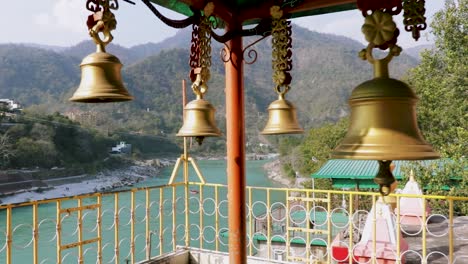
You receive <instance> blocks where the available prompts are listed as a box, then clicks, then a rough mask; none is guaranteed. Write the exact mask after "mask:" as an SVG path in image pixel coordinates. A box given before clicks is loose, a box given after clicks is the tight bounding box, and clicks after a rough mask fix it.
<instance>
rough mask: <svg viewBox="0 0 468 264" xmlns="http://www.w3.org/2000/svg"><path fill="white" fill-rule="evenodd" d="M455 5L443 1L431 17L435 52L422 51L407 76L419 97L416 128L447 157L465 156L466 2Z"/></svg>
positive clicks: (467, 18)
mask: <svg viewBox="0 0 468 264" xmlns="http://www.w3.org/2000/svg"><path fill="white" fill-rule="evenodd" d="M457 2H458V3H457ZM457 2H455V1H454V0H448V1H446V4H445V9H444V10H441V11H439V12H438V13H436V14H435V17H434V21H433V22H432V24H431V26H432V29H433V33H434V36H435V44H436V49H435V50H434V51H426V52H424V53H423V54H422V60H421V63H420V64H419V65H418V66H417V67H415V68H414V69H413V70H411V72H410V76H409V82H410V84H411V85H412V86H413V87H414V88H415V90H416V94H417V95H418V96H419V98H420V101H419V103H418V108H417V111H418V124H419V127H420V128H421V130H422V131H423V133H424V135H425V138H426V140H427V141H428V142H430V143H431V144H432V145H433V146H434V147H435V148H436V149H437V150H438V151H440V152H441V154H442V155H443V156H447V157H451V156H453V155H458V154H462V155H463V154H466V153H467V140H466V139H467V132H466V128H467V113H468V111H467V110H468V102H467V95H468V89H467V80H468V64H467V63H466V61H467V60H468V38H467V32H466V31H467V29H468V10H467V9H468V0H458V1H457Z"/></svg>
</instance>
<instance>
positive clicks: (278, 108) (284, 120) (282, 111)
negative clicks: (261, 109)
mask: <svg viewBox="0 0 468 264" xmlns="http://www.w3.org/2000/svg"><path fill="white" fill-rule="evenodd" d="M303 132H304V130H303V129H302V128H301V126H300V125H299V122H298V121H297V115H296V108H295V107H294V105H293V104H292V103H291V102H290V101H288V100H286V99H284V95H283V94H280V95H279V98H278V100H276V101H274V102H273V103H271V104H270V105H269V106H268V121H267V124H266V126H265V128H264V129H263V131H262V132H261V134H263V135H276V134H298V133H303Z"/></svg>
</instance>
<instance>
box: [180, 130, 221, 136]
mask: <svg viewBox="0 0 468 264" xmlns="http://www.w3.org/2000/svg"><path fill="white" fill-rule="evenodd" d="M222 135H223V133H222V132H221V131H219V132H217V133H215V132H213V133H197V134H194V133H187V134H184V133H183V132H178V133H177V134H176V137H220V136H222Z"/></svg>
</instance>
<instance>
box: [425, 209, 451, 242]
mask: <svg viewBox="0 0 468 264" xmlns="http://www.w3.org/2000/svg"><path fill="white" fill-rule="evenodd" d="M436 217H440V218H442V219H444V220H443V221H442V222H441V224H444V223H445V224H446V225H447V227H446V228H445V227H444V228H443V229H445V232H442V233H440V234H436V233H433V232H432V231H431V230H430V228H429V222H430V220H431V219H434V218H436ZM426 230H427V233H428V234H429V235H431V236H434V237H443V236H446V235H448V230H449V220H448V218H447V217H446V216H445V215H441V214H432V215H430V216H429V217H428V218H427V219H426Z"/></svg>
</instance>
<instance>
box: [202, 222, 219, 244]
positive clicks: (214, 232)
mask: <svg viewBox="0 0 468 264" xmlns="http://www.w3.org/2000/svg"><path fill="white" fill-rule="evenodd" d="M208 229H209V230H212V231H213V235H214V237H213V240H209V239H207V238H206V234H207V233H208V232H207V230H208ZM202 232H203V241H205V242H206V243H208V244H213V243H214V242H215V241H216V229H215V228H214V227H212V226H205V227H204V228H203V231H202Z"/></svg>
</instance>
